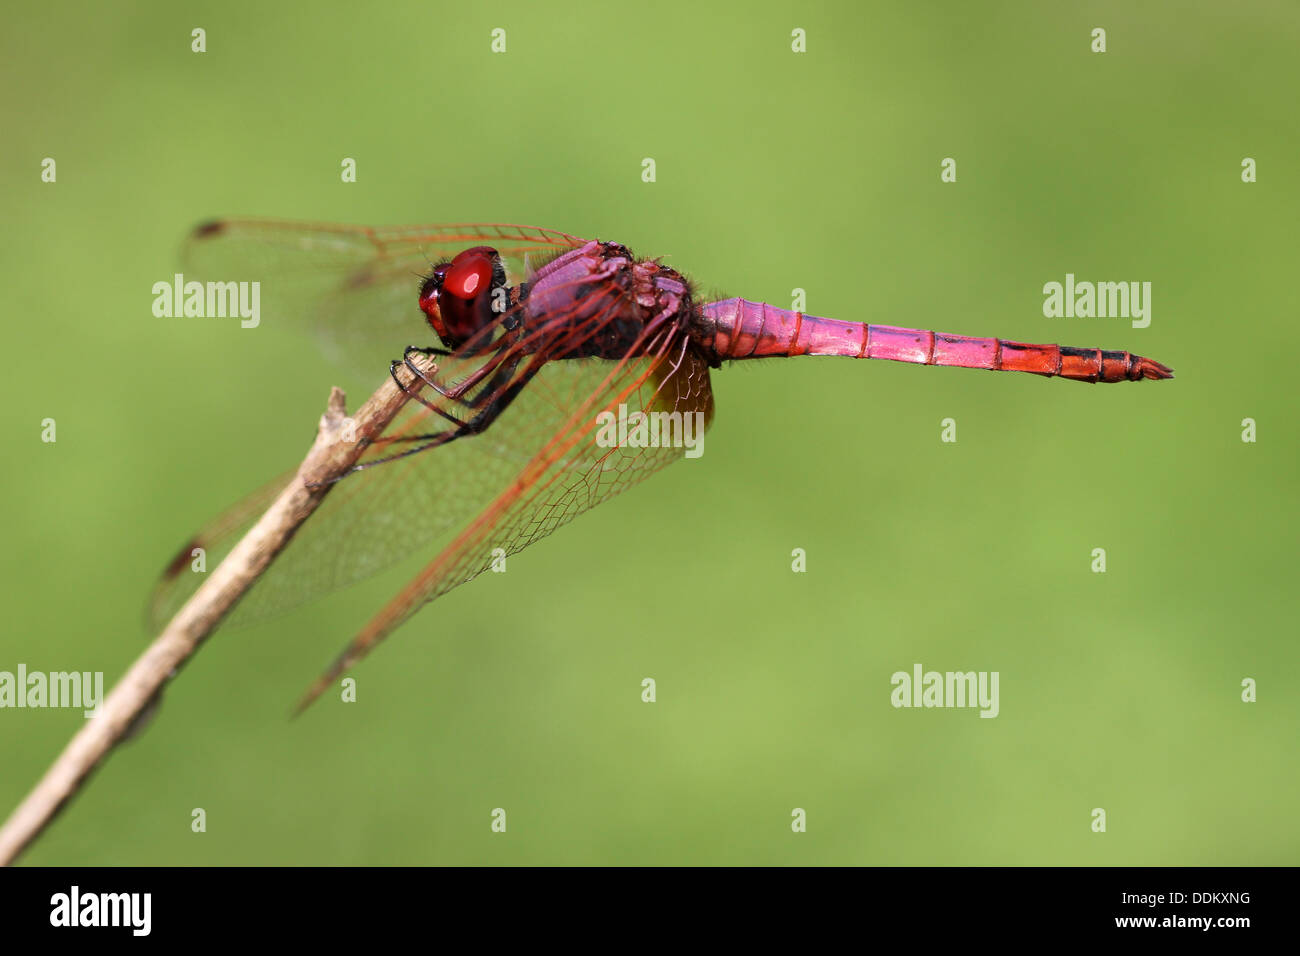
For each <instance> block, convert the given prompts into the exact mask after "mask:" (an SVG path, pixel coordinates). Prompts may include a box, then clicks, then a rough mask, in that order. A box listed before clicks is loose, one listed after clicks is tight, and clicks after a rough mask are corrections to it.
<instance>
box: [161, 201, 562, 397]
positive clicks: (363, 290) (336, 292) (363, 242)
mask: <svg viewBox="0 0 1300 956" xmlns="http://www.w3.org/2000/svg"><path fill="white" fill-rule="evenodd" d="M583 242H584V240H582V239H578V238H576V237H574V236H570V235H568V234H566V233H562V232H556V231H555V230H552V229H543V228H539V227H536V226H516V225H506V224H491V223H488V224H482V223H480V224H453V225H442V226H395V227H372V226H347V225H330V224H324V223H321V224H316V223H298V222H282V221H277V220H263V219H220V220H215V221H213V222H209V223H205V224H204V225H202V226H200V227H198V228H197V229H195V230H194V232H193V233H192V234H191V236H190V237H189V239H188V241H187V242H186V245H185V250H184V256H183V260H182V261H183V268H184V275H185V279H186V281H189V280H192V279H193V280H199V281H204V282H207V281H214V282H244V281H247V282H254V281H255V282H258V283H259V284H260V287H259V294H260V309H259V311H260V323H259V328H261V327H266V328H270V329H290V330H294V331H310V332H311V333H312V335H313V337H314V338H315V339H316V340H317V341H318V342H319V344H320V345H321V348H322V349H323V351H324V352H325V353H326V355H327V356H328V357H329V358H330V360H331V361H333V362H336V363H337V364H339V365H342V366H344V367H347V368H350V369H351V370H353V371H354V372H357V373H359V374H361V375H363V376H365V377H366V378H367V380H369V379H375V380H378V377H380V376H382V374H383V372H384V371H385V370H386V369H387V368H388V363H389V361H390V360H391V359H393V358H395V357H397V356H399V355H400V354H401V351H402V349H403V348H404V347H405V346H407V345H412V344H429V343H431V341H432V339H433V334H432V332H430V330H429V329H428V327H427V326H426V325H425V324H424V316H423V314H422V313H421V312H420V308H419V305H418V297H419V296H418V293H419V288H420V281H421V277H422V276H425V275H428V273H429V271H430V269H431V267H432V266H433V265H434V264H436V263H438V262H441V261H445V260H447V259H450V258H452V257H453V256H455V255H456V253H458V252H460V251H462V250H464V249H466V248H468V247H470V246H476V245H487V246H492V247H493V248H495V249H496V250H497V251H498V252H500V253H501V255H502V257H503V259H504V260H505V264H506V270H507V273H508V275H509V278H510V282H511V284H514V283H517V282H519V281H522V280H524V279H526V278H527V277H528V276H529V275H530V274H531V272H532V271H533V270H534V269H536V268H537V266H538V265H539V264H541V263H542V262H544V261H546V260H548V259H550V258H552V257H554V256H555V255H556V254H558V253H562V252H565V251H567V250H569V249H573V248H576V247H578V246H581V245H582V244H583Z"/></svg>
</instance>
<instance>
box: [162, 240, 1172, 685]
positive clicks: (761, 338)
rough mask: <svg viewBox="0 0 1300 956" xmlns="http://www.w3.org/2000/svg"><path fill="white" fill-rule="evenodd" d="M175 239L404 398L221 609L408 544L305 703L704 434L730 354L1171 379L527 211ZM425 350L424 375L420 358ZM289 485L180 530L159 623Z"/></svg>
mask: <svg viewBox="0 0 1300 956" xmlns="http://www.w3.org/2000/svg"><path fill="white" fill-rule="evenodd" d="M187 252H188V255H187V268H189V269H191V270H194V271H198V272H200V273H201V274H202V275H203V278H205V279H211V280H221V281H232V280H251V279H256V280H259V281H261V282H262V293H263V296H262V301H263V308H262V315H263V317H264V318H263V321H264V322H265V323H267V324H271V325H274V324H277V323H282V324H285V325H297V326H299V327H303V328H310V329H312V330H314V331H315V332H317V333H318V334H320V335H322V336H323V337H324V339H325V343H324V344H325V346H326V348H327V350H329V349H332V350H333V351H334V352H336V353H338V354H339V356H340V357H343V358H347V359H350V360H352V361H353V362H354V364H355V363H356V362H358V361H359V362H361V364H364V365H368V367H369V368H371V369H374V370H375V372H376V373H378V372H379V371H380V370H382V369H383V368H384V367H385V366H387V367H388V369H389V374H390V375H392V376H393V377H394V378H395V379H396V380H397V381H398V384H399V385H402V386H403V388H404V389H406V390H408V392H409V393H410V394H411V395H412V399H411V400H410V401H408V403H407V404H406V406H405V407H404V409H403V411H402V413H401V414H400V415H399V416H398V418H397V419H395V420H394V422H393V423H392V424H391V425H390V427H389V428H388V429H387V430H386V431H385V432H384V434H383V435H382V436H379V437H378V438H376V439H374V440H373V441H372V442H371V443H370V444H369V446H368V447H367V448H366V449H365V451H364V452H363V454H362V457H361V458H360V459H359V463H358V465H357V466H356V468H355V469H354V470H353V471H352V472H351V473H349V474H347V475H345V476H344V478H343V479H342V480H340V481H339V482H337V483H336V485H335V486H334V487H333V488H332V489H331V491H330V493H329V494H328V495H326V497H325V499H324V501H323V502H322V504H321V506H320V507H319V509H318V510H317V511H316V513H315V514H314V515H313V516H312V517H311V518H310V519H309V520H308V521H307V522H306V524H305V525H304V526H303V527H302V528H301V529H300V530H299V531H298V534H297V536H296V537H295V538H294V540H293V541H292V542H291V543H290V544H289V547H288V548H287V549H286V550H285V551H284V552H283V553H282V554H281V555H280V556H279V557H278V558H277V560H276V562H275V563H274V564H272V565H271V567H270V569H269V570H268V571H267V573H266V574H264V575H263V577H262V579H261V580H259V581H258V582H257V583H256V584H255V585H254V586H253V588H252V590H251V591H250V592H249V593H248V594H247V595H245V597H244V599H243V600H242V601H241V603H240V604H239V605H238V606H237V607H236V608H235V610H234V611H233V612H232V614H231V621H232V622H233V623H250V622H251V621H253V620H257V619H261V618H265V617H266V616H268V615H269V614H271V613H274V612H276V611H279V610H282V609H284V608H287V607H290V606H293V605H296V604H300V603H302V602H304V601H306V600H309V599H312V598H315V597H318V596H320V595H322V594H324V593H326V592H329V591H332V590H335V589H337V588H340V587H343V586H345V585H347V584H351V583H353V582H355V581H358V580H360V579H362V578H364V577H367V576H369V575H371V574H373V573H375V572H377V571H379V570H380V569H382V568H384V567H386V566H388V565H390V564H392V563H394V562H396V561H398V560H399V559H402V558H406V557H408V556H410V555H412V554H413V553H420V554H425V555H427V556H428V559H429V560H428V564H427V565H426V566H425V567H424V569H423V570H422V571H420V573H419V574H418V575H417V576H416V577H415V578H414V579H413V580H412V581H411V582H410V583H408V584H407V585H406V586H405V587H404V588H402V590H401V591H399V592H398V593H397V595H396V596H395V597H393V599H392V600H391V601H390V602H389V603H388V604H387V605H386V606H385V607H384V608H383V609H382V610H380V611H379V612H378V613H377V614H376V615H375V616H374V618H373V619H372V620H371V621H370V622H369V623H368V624H367V625H366V626H365V627H364V628H363V629H362V630H361V631H360V632H359V633H358V634H357V635H356V636H355V637H354V638H353V640H352V641H351V642H350V643H349V644H348V645H347V647H346V648H345V649H344V651H343V652H342V653H341V654H340V655H339V656H338V658H337V659H336V660H335V661H334V663H333V664H332V665H330V667H329V668H328V669H327V670H326V671H325V673H324V674H323V675H322V676H321V677H320V678H319V679H318V680H317V681H316V683H315V684H313V685H312V686H311V688H310V689H309V690H308V692H307V695H306V696H305V698H304V700H303V702H302V706H305V705H306V704H307V703H309V702H310V701H311V700H314V699H315V698H316V697H317V696H318V695H319V694H320V693H321V692H322V691H323V690H325V688H327V687H328V686H329V685H330V684H331V683H332V682H333V681H334V680H336V679H337V678H338V677H339V675H341V674H342V673H343V672H344V671H345V670H346V669H348V668H349V667H351V666H352V665H353V664H355V663H356V662H357V661H359V660H360V659H361V658H362V657H364V656H365V655H366V653H367V652H369V651H370V650H371V649H372V648H373V647H374V646H375V645H376V644H378V643H379V642H380V641H381V640H383V639H384V638H385V637H387V636H388V635H389V634H390V633H392V632H393V630H394V629H396V628H397V627H399V626H400V625H401V624H402V623H403V622H405V621H406V620H407V619H408V618H409V617H411V615H412V614H414V613H415V612H416V611H417V610H419V608H420V607H422V606H423V605H424V604H426V603H428V602H429V601H432V600H434V599H435V598H437V597H439V596H441V595H443V594H445V593H447V592H448V591H449V590H451V589H452V588H454V587H456V586H457V585H460V584H464V583H465V582H467V581H469V580H470V579H472V578H474V577H475V576H477V575H478V574H480V573H481V572H483V571H485V570H487V569H488V567H489V566H490V565H491V564H492V562H493V560H494V556H495V557H500V556H503V555H509V554H513V553H515V552H517V551H519V550H521V549H523V548H525V547H527V546H528V545H530V544H532V543H533V542H534V541H537V540H538V539H539V538H542V537H545V536H546V535H548V534H550V533H551V532H552V531H554V530H555V529H556V528H558V527H560V526H561V525H563V524H566V523H567V522H569V521H571V520H572V519H573V518H575V517H577V516H578V515H579V514H581V513H582V512H584V511H587V510H588V509H590V508H592V507H594V506H595V505H597V504H600V503H601V502H603V501H605V500H607V499H609V498H611V497H613V496H614V495H616V494H618V493H619V492H622V491H624V490H626V489H627V488H630V487H631V486H632V485H634V484H636V483H637V482H639V481H641V480H642V479H644V478H646V477H648V476H650V475H651V474H653V473H655V472H656V471H658V470H659V469H660V468H663V467H664V466H665V465H667V464H668V463H669V462H672V461H675V460H677V459H678V458H680V457H682V456H683V451H684V450H683V448H682V447H681V443H680V442H676V443H674V441H672V440H670V439H671V438H672V437H673V435H672V431H673V429H674V428H681V429H683V430H685V429H686V428H688V427H689V424H690V422H691V421H692V420H694V421H697V422H699V423H700V427H701V429H702V428H703V427H707V425H708V423H709V422H710V421H711V420H712V417H713V394H712V391H711V387H710V380H709V371H710V369H714V368H718V367H719V366H721V364H722V363H723V362H726V361H740V360H745V359H757V358H776V357H782V358H793V357H795V356H803V355H839V356H848V357H850V358H870V359H890V360H892V361H896V362H911V363H915V364H918V365H951V366H958V367H962V368H972V369H989V370H993V371H1004V372H1005V371H1014V372H1030V373H1033V374H1035V375H1042V376H1048V377H1051V376H1059V377H1061V378H1066V379H1073V380H1075V381H1083V382H1122V381H1137V380H1139V379H1144V378H1147V379H1163V378H1172V377H1173V372H1172V371H1171V370H1170V369H1168V368H1167V367H1165V366H1164V365H1162V364H1160V363H1159V362H1155V361H1152V360H1151V359H1147V358H1142V357H1141V356H1138V355H1133V354H1131V353H1129V352H1121V351H1105V350H1102V349H1097V348H1072V347H1067V346H1058V345H1026V344H1024V343H1020V342H1009V341H1005V340H1003V339H996V338H972V337H969V336H964V335H947V334H942V333H936V332H928V331H918V330H915V329H901V328H894V327H891V326H885V325H865V324H862V323H857V322H842V321H837V320H835V319H825V318H818V317H816V316H812V315H804V314H802V313H800V312H794V311H789V310H786V309H780V308H776V307H774V306H771V305H765V304H762V303H758V302H750V301H747V300H745V299H738V298H737V299H723V300H721V301H715V302H701V301H699V300H698V298H697V296H696V293H695V291H694V289H693V287H692V285H691V284H690V282H689V281H687V279H686V278H685V277H684V276H682V275H681V274H680V273H678V272H677V271H675V270H674V269H671V268H669V267H668V266H666V265H664V264H663V263H662V262H660V261H659V260H658V259H644V258H637V257H636V256H634V255H633V254H632V253H631V252H630V251H629V250H628V249H627V247H625V246H623V245H620V244H619V243H617V242H602V241H598V240H585V239H580V238H578V237H576V236H571V235H568V234H566V233H562V232H556V231H554V230H551V229H541V228H536V227H531V226H514V225H445V226H411V227H398V228H367V227H360V226H342V225H309V224H299V223H289V222H276V221H262V220H238V219H232V220H220V221H216V222H211V223H208V224H206V225H204V226H201V227H199V228H198V229H197V230H196V231H195V232H194V234H193V235H192V237H191V239H190V241H189V244H188V246H187ZM273 293H278V294H279V300H278V301H276V300H275V299H274V298H273V295H272V294H273ZM268 303H272V304H270V305H269V306H268ZM421 320H423V321H424V322H425V323H427V327H428V329H430V330H431V331H432V332H433V333H434V334H435V335H436V337H437V340H438V344H437V345H434V346H428V347H424V348H416V347H410V348H408V349H407V350H406V352H405V354H404V356H403V358H402V359H398V360H396V361H392V362H391V364H390V363H389V362H388V361H387V359H391V358H392V357H393V355H394V351H395V349H396V347H397V343H399V342H403V341H409V340H411V339H413V338H415V337H416V335H417V334H418V333H419V332H420V325H419V324H418V323H419V322H420V321H421ZM425 334H426V337H427V332H426V333H425ZM377 349H383V350H384V351H383V352H379V351H377ZM417 352H419V353H422V354H423V355H425V356H428V357H429V358H431V359H432V360H433V362H434V363H435V370H434V371H432V372H427V373H426V372H422V371H421V370H420V368H418V367H417V365H416V363H414V362H413V361H412V360H411V356H412V355H413V354H414V353H417ZM380 356H382V358H381V357H380ZM380 362H382V363H383V364H382V365H381V364H379V363H380ZM426 367H427V366H426ZM638 412H639V413H642V414H643V415H644V416H646V417H645V418H638V417H637V413H638ZM603 413H604V414H603ZM616 414H621V415H622V420H623V421H625V422H628V421H630V422H633V423H643V422H647V421H651V420H653V421H655V422H656V423H658V424H660V425H663V426H665V428H666V431H665V440H663V441H659V440H658V437H659V436H658V435H655V436H650V438H649V440H647V437H646V434H645V431H644V430H642V431H638V429H637V427H633V428H631V429H629V430H628V431H626V432H625V433H623V434H620V435H619V436H618V438H617V439H615V440H613V441H611V440H609V434H610V433H609V430H608V429H605V430H602V422H603V423H605V424H608V422H609V421H610V420H611V418H613V417H614V416H615V415H616ZM674 416H679V417H674ZM678 437H681V436H678ZM291 480H295V478H294V476H293V473H289V474H287V475H284V476H282V477H280V478H278V479H276V480H275V481H273V482H271V483H270V484H268V485H267V486H265V487H264V488H263V489H262V490H261V491H259V492H256V493H254V494H253V495H251V496H250V497H249V498H247V499H245V500H244V501H243V502H241V503H239V504H237V505H235V506H234V507H233V508H231V509H229V510H228V511H226V512H225V513H224V514H222V515H221V516H220V517H218V518H217V519H216V520H215V521H213V522H212V523H211V524H209V525H208V526H207V527H206V528H204V529H203V530H202V531H200V532H199V533H198V534H197V535H196V536H195V537H194V538H193V539H191V540H190V541H189V542H188V543H187V544H186V545H185V547H184V548H183V549H182V550H181V552H180V554H178V555H177V557H176V559H175V560H174V561H173V562H172V563H171V565H170V566H169V567H168V569H167V571H166V572H165V573H164V575H163V577H162V579H161V581H160V582H159V583H158V585H157V587H156V589H155V593H154V596H153V602H152V604H151V616H152V619H153V623H155V624H157V625H161V624H163V623H165V622H166V620H167V619H168V618H170V617H171V615H172V614H173V613H174V612H175V611H176V610H177V609H178V608H179V607H180V606H181V604H182V603H183V602H184V601H185V600H186V599H188V597H189V596H190V595H191V594H192V593H193V592H194V591H195V590H196V589H197V587H198V586H199V584H200V583H201V579H202V577H203V575H202V574H199V573H192V572H191V571H190V567H191V565H190V555H191V553H192V551H193V549H194V548H199V547H201V548H203V549H204V550H205V553H206V560H207V562H209V563H210V565H211V566H212V567H215V566H216V564H215V563H216V561H217V560H218V559H220V558H222V557H224V556H225V554H226V553H227V552H228V551H229V549H230V548H231V547H232V546H233V544H234V543H235V542H237V541H238V540H239V538H240V537H241V536H242V535H243V533H244V532H245V531H246V530H247V529H248V528H249V527H250V526H251V525H252V524H253V522H255V521H256V519H257V518H258V517H259V516H260V514H261V512H262V511H263V510H264V509H265V507H266V506H267V505H268V504H269V503H270V501H271V500H273V499H274V497H275V496H276V495H277V494H278V493H279V492H280V491H281V490H282V489H283V488H284V487H285V485H286V484H287V482H288V481H291Z"/></svg>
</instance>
